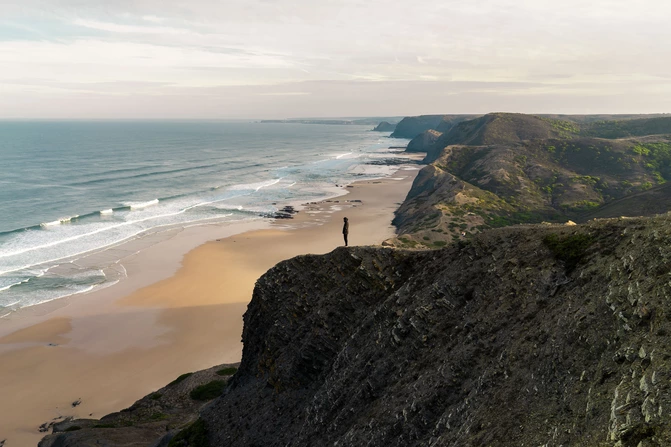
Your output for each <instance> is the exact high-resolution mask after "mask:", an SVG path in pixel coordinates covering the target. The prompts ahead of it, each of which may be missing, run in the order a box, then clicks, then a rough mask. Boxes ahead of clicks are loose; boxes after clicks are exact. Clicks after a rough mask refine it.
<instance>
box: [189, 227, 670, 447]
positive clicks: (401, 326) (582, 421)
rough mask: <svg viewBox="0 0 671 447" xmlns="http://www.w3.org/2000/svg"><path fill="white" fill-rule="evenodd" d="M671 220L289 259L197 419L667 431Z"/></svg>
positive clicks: (349, 435)
mask: <svg viewBox="0 0 671 447" xmlns="http://www.w3.org/2000/svg"><path fill="white" fill-rule="evenodd" d="M668 219H669V217H668V216H663V217H657V218H650V219H611V220H604V221H596V222H592V223H590V224H587V225H583V226H570V227H567V226H559V225H554V226H549V225H540V226H533V227H531V226H530V227H511V228H502V229H497V230H492V231H488V232H486V233H482V234H479V235H476V236H475V237H473V238H472V239H470V240H469V241H464V242H459V243H455V244H453V245H451V246H448V247H447V248H445V249H443V250H437V251H422V252H409V251H401V250H395V249H384V248H351V249H345V248H340V249H337V250H335V251H333V252H332V253H330V254H328V255H325V256H300V257H297V258H294V259H291V260H289V261H285V262H282V263H280V264H278V265H277V266H276V267H274V268H272V269H271V270H269V271H268V272H267V273H266V274H265V275H264V276H263V277H262V278H261V279H259V281H258V283H257V286H256V288H255V291H254V296H253V299H252V302H251V303H250V305H249V309H248V311H247V313H246V314H245V328H244V334H243V339H244V353H243V359H242V363H241V366H240V370H239V371H238V373H237V374H236V375H235V376H234V377H233V379H232V381H231V382H230V385H229V387H228V388H227V390H226V391H225V393H224V395H223V396H222V397H221V398H219V399H218V400H216V401H215V402H214V403H213V404H212V405H211V406H209V407H207V408H206V409H205V410H204V411H203V413H202V416H201V421H200V423H201V429H202V427H204V429H205V432H206V433H207V438H208V442H209V445H213V446H214V445H227V446H253V445H257V446H261V445H264V446H265V445H268V446H284V445H291V446H314V445H339V446H360V445H368V446H385V447H389V446H428V445H430V446H454V445H460V446H482V445H496V446H521V445H532V446H536V445H547V446H559V445H574V446H613V447H615V446H624V447H627V446H631V447H637V446H662V445H669V443H670V442H671V422H670V421H669V419H668V417H667V416H666V414H667V412H668V411H669V409H670V408H671V399H670V398H671V395H670V394H669V379H670V377H671V376H670V375H671V355H669V351H668V346H669V343H670V342H671V335H670V334H671V323H670V321H669V318H668V316H669V315H671V303H670V302H669V300H668V298H667V297H668V296H669V295H671V285H670V283H669V281H668V276H669V271H670V267H671V249H670V248H669V247H670V243H671V229H670V228H669V225H668ZM184 445H189V444H184Z"/></svg>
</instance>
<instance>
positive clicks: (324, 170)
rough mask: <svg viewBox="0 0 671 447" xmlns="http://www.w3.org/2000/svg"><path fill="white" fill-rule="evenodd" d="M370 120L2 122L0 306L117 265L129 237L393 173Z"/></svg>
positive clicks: (328, 192) (239, 214) (60, 292)
mask: <svg viewBox="0 0 671 447" xmlns="http://www.w3.org/2000/svg"><path fill="white" fill-rule="evenodd" d="M370 129H371V126H336V125H306V124H259V123H251V122H244V123H243V122H238V123H231V122H60V121H59V122H19V121H5V122H0V317H2V316H5V315H8V314H9V313H11V312H12V311H14V310H16V309H19V308H21V307H25V306H32V305H35V304H39V303H44V302H47V301H51V300H54V299H58V298H62V297H65V296H69V295H73V294H81V293H84V292H88V291H91V290H93V289H95V288H100V287H106V286H109V285H111V284H114V283H116V282H118V281H119V280H121V279H123V277H124V276H125V269H124V268H123V265H122V263H120V262H119V261H120V259H121V258H122V257H124V256H127V255H128V254H129V253H128V252H126V251H124V250H121V249H120V248H119V247H121V246H122V244H125V243H127V242H128V241H131V240H140V241H141V240H143V239H146V240H148V239H151V238H154V239H156V238H160V236H161V234H167V233H168V232H170V231H178V230H179V229H180V228H184V227H187V226H193V225H202V224H209V223H221V224H226V223H239V222H244V221H252V220H258V219H264V218H265V217H263V216H265V215H268V214H272V213H273V212H275V211H277V210H278V209H279V208H282V207H283V206H285V205H288V204H299V203H303V202H307V201H316V200H322V199H325V198H328V197H334V196H336V195H340V194H343V193H344V187H345V185H347V184H349V183H351V182H353V181H356V180H362V179H369V178H377V177H384V176H388V175H391V174H392V173H393V172H394V171H395V170H396V166H395V165H394V164H393V162H389V160H392V159H393V158H394V154H395V151H394V150H392V149H389V146H391V145H402V144H403V143H406V142H407V141H398V140H390V139H389V138H388V136H389V134H388V133H380V132H371V131H370Z"/></svg>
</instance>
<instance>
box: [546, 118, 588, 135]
mask: <svg viewBox="0 0 671 447" xmlns="http://www.w3.org/2000/svg"><path fill="white" fill-rule="evenodd" d="M539 118H540V119H542V120H543V121H545V122H546V123H549V124H550V126H551V127H552V130H554V131H555V132H557V133H558V134H559V135H560V137H561V138H572V137H574V136H575V135H577V134H578V133H579V132H580V126H578V124H577V123H574V122H573V121H565V120H557V119H551V118H542V117H539Z"/></svg>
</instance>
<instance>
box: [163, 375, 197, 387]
mask: <svg viewBox="0 0 671 447" xmlns="http://www.w3.org/2000/svg"><path fill="white" fill-rule="evenodd" d="M192 375H193V373H192V372H191V373H184V374H182V375H181V376H179V377H178V378H176V379H175V380H173V381H172V382H170V383H169V384H168V386H172V385H177V384H178V383H180V382H182V381H184V380H186V379H187V378H189V377H191V376H192Z"/></svg>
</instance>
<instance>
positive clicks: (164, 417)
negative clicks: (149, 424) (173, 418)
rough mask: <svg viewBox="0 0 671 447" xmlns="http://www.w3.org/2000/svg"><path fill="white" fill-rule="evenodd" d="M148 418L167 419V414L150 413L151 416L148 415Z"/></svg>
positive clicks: (155, 419) (153, 419)
mask: <svg viewBox="0 0 671 447" xmlns="http://www.w3.org/2000/svg"><path fill="white" fill-rule="evenodd" d="M149 419H150V420H152V421H162V420H164V419H168V415H167V414H165V413H161V412H156V413H152V414H151V416H149Z"/></svg>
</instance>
